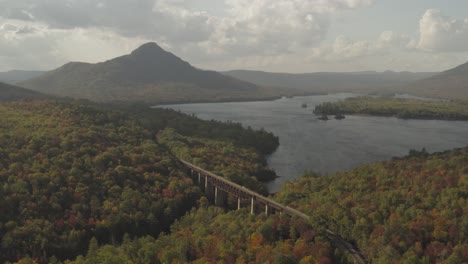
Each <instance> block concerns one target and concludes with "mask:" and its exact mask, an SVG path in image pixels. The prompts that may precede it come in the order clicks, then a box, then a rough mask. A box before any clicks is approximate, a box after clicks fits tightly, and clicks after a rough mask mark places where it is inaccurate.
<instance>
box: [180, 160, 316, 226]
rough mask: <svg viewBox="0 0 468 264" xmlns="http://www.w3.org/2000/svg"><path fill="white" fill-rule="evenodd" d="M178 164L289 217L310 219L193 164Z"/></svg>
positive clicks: (183, 161) (186, 162) (184, 162)
mask: <svg viewBox="0 0 468 264" xmlns="http://www.w3.org/2000/svg"><path fill="white" fill-rule="evenodd" d="M180 162H182V163H183V164H184V165H185V166H187V167H188V168H190V169H192V170H194V171H197V172H199V173H201V174H203V175H206V176H208V177H211V178H213V179H215V180H216V181H220V182H222V183H224V184H226V185H228V186H230V187H232V188H234V189H236V190H237V191H238V192H240V193H244V194H246V195H248V196H249V197H252V198H254V199H255V200H256V201H257V202H261V203H264V204H267V205H268V206H270V207H272V208H275V209H277V210H280V211H282V212H283V213H286V214H288V215H291V216H293V215H295V216H298V217H300V218H303V219H305V220H309V219H310V217H309V216H308V215H306V214H304V213H301V212H299V211H298V210H296V209H293V208H291V207H289V206H284V205H282V204H280V203H278V202H275V201H273V200H272V199H270V198H267V197H265V196H263V195H261V194H258V193H256V192H254V191H251V190H249V189H247V188H246V187H244V186H241V185H239V184H237V183H234V182H231V181H229V180H227V179H225V178H223V177H221V176H218V175H216V174H214V173H212V172H209V171H207V170H204V169H202V168H200V167H198V166H196V165H194V164H192V163H190V162H188V161H185V160H180Z"/></svg>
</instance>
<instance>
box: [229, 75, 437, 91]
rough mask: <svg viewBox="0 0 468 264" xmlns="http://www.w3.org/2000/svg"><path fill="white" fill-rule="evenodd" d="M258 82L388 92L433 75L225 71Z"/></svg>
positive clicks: (304, 88) (316, 88)
mask: <svg viewBox="0 0 468 264" xmlns="http://www.w3.org/2000/svg"><path fill="white" fill-rule="evenodd" d="M224 74H226V75H228V76H232V77H235V78H238V79H240V80H244V81H247V82H251V83H254V84H256V85H261V86H272V87H285V88H294V89H302V90H305V91H308V92H316V93H336V92H361V93H390V92H392V91H393V89H391V88H392V87H395V86H399V85H403V84H407V83H410V82H414V81H417V80H422V79H424V78H427V77H430V76H432V75H434V73H430V72H421V73H412V72H393V71H385V72H373V71H364V72H349V73H338V72H317V73H302V74H291V73H272V72H262V71H245V70H235V71H228V72H224Z"/></svg>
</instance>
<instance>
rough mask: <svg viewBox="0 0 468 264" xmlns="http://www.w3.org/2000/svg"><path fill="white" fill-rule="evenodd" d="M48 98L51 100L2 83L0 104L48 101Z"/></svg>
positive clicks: (39, 94) (0, 85)
mask: <svg viewBox="0 0 468 264" xmlns="http://www.w3.org/2000/svg"><path fill="white" fill-rule="evenodd" d="M46 98H50V96H47V95H44V94H41V93H38V92H35V91H31V90H28V89H24V88H21V87H17V86H13V85H9V84H6V83H1V82H0V103H2V102H10V101H18V100H31V99H46Z"/></svg>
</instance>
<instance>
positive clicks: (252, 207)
mask: <svg viewBox="0 0 468 264" xmlns="http://www.w3.org/2000/svg"><path fill="white" fill-rule="evenodd" d="M254 213H255V197H253V196H252V198H250V214H254Z"/></svg>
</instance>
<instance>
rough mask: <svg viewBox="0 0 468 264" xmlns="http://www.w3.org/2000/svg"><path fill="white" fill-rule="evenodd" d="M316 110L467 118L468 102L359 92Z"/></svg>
mask: <svg viewBox="0 0 468 264" xmlns="http://www.w3.org/2000/svg"><path fill="white" fill-rule="evenodd" d="M314 113H315V114H319V115H340V114H357V115H376V116H394V117H398V118H405V119H440V120H468V102H464V101H453V102H450V101H428V100H417V99H403V98H387V97H368V96H359V97H351V98H347V99H345V100H341V101H338V102H333V103H322V104H320V105H317V106H316V107H315V109H314Z"/></svg>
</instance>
